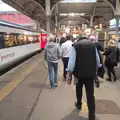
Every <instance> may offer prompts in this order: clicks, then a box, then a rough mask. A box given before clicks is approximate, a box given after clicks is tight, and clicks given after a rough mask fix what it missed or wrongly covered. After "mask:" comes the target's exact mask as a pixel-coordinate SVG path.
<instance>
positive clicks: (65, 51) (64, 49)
mask: <svg viewBox="0 0 120 120" xmlns="http://www.w3.org/2000/svg"><path fill="white" fill-rule="evenodd" d="M72 44H73V42H72V40H71V35H67V36H66V41H65V42H64V43H63V44H62V46H61V54H62V61H63V66H64V67H63V79H64V80H66V74H67V71H66V68H67V65H68V60H69V57H70V54H71V49H72ZM71 79H72V76H71Z"/></svg>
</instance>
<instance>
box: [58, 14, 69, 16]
mask: <svg viewBox="0 0 120 120" xmlns="http://www.w3.org/2000/svg"><path fill="white" fill-rule="evenodd" d="M60 16H68V14H67V13H60Z"/></svg>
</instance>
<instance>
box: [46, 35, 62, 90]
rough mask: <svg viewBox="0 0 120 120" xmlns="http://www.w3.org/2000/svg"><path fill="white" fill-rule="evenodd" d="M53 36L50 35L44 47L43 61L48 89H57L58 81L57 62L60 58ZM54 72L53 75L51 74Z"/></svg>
mask: <svg viewBox="0 0 120 120" xmlns="http://www.w3.org/2000/svg"><path fill="white" fill-rule="evenodd" d="M54 39H55V37H54V35H52V34H50V36H49V42H48V43H47V45H46V47H45V54H44V57H45V58H44V59H45V60H46V61H47V65H48V74H49V80H50V88H54V87H57V86H58V85H57V80H58V60H59V58H60V56H61V53H60V48H59V45H58V44H57V43H54ZM53 71H54V74H53Z"/></svg>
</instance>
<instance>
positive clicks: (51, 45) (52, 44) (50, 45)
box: [46, 42, 57, 48]
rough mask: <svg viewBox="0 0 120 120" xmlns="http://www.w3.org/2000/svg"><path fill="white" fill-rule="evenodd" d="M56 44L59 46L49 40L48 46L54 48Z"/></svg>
mask: <svg viewBox="0 0 120 120" xmlns="http://www.w3.org/2000/svg"><path fill="white" fill-rule="evenodd" d="M55 46H57V43H54V42H49V43H48V44H47V46H46V47H47V48H53V47H55Z"/></svg>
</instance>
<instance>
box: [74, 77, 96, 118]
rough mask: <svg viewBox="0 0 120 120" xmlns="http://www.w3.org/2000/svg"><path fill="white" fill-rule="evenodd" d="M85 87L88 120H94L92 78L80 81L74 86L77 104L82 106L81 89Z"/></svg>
mask: <svg viewBox="0 0 120 120" xmlns="http://www.w3.org/2000/svg"><path fill="white" fill-rule="evenodd" d="M83 85H85V89H86V97H87V105H88V110H89V120H95V98H94V78H88V79H80V80H79V81H78V84H77V85H76V97H77V104H78V105H80V106H81V105H82V89H83Z"/></svg>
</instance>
